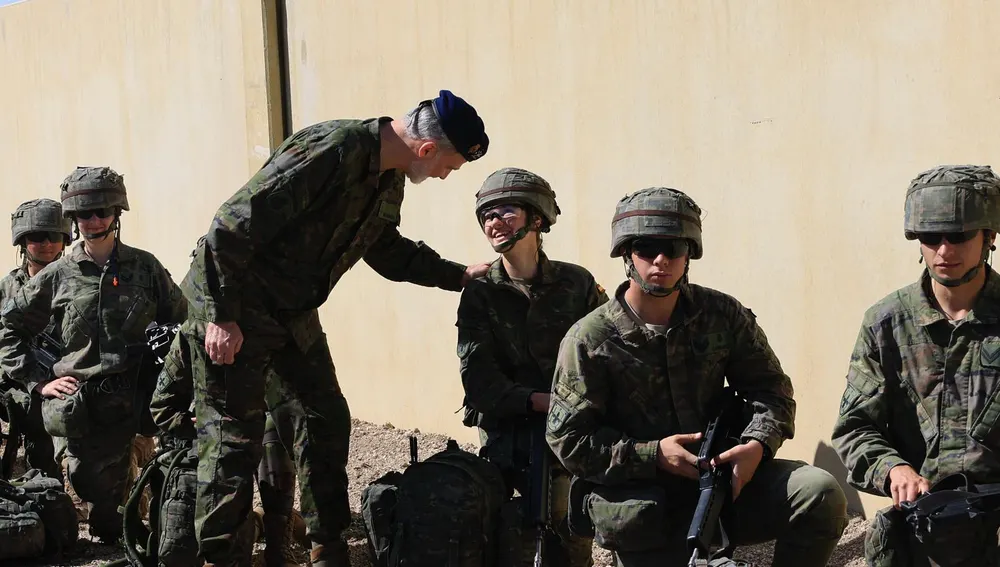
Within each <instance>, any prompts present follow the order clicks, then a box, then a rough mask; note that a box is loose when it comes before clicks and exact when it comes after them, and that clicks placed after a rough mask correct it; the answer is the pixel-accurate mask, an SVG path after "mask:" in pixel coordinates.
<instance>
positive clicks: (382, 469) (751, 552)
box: [18, 420, 866, 567]
mask: <svg viewBox="0 0 1000 567" xmlns="http://www.w3.org/2000/svg"><path fill="white" fill-rule="evenodd" d="M352 425H353V431H352V434H351V454H350V461H349V463H348V465H347V474H348V477H349V479H350V500H351V509H352V511H353V514H352V522H351V527H350V528H349V529H348V531H347V534H346V535H347V538H348V541H349V543H350V549H351V565H352V566H353V567H371V562H370V560H369V558H368V550H367V547H366V543H365V532H364V528H363V526H362V524H361V517H360V515H359V514H358V511H359V509H360V506H361V491H362V490H364V488H365V487H366V486H367V485H368V483H370V482H372V481H374V480H375V479H377V478H378V477H380V476H382V475H383V474H385V473H386V472H388V471H390V470H401V469H402V468H403V467H405V466H406V464H407V463H408V462H409V442H408V437H409V435H411V434H413V435H415V436H416V437H417V446H418V452H419V456H420V458H421V459H423V458H426V457H428V456H430V455H432V454H434V453H435V452H437V451H440V450H442V449H444V447H445V445H446V443H447V437H444V436H441V435H436V434H427V433H421V432H420V431H419V430H410V429H396V428H395V427H393V426H392V425H391V424H388V423H387V424H384V425H376V424H372V423H367V422H364V421H360V420H352ZM462 447H463V448H464V449H466V450H469V451H476V450H477V447H476V446H475V445H471V444H463V445H462ZM257 504H258V502H256V498H255V506H256V505H257ZM297 504H298V498H297V497H296V505H297ZM865 525H866V522H865V521H864V520H863V519H862V518H861V517H858V516H854V517H852V518H851V520H850V524H849V525H848V527H847V530H846V531H845V532H844V535H843V537H842V538H841V540H840V543H839V544H838V546H837V549H836V551H835V552H834V555H833V558H832V559H831V560H830V562H829V564H828V565H829V566H830V567H863V566H864V559H863V552H864V535H865ZM257 548H258V549H257V553H255V557H254V559H255V561H254V563H255V565H256V566H259V565H261V563H262V562H261V561H260V554H259V551H260V548H261V546H260V545H259V544H258V546H257ZM298 551H299V552H300V554H301V555H300V557H302V558H303V564H308V563H306V562H305V561H306V560H305V557H304V553H302V550H301V549H299V550H298ZM772 553H773V546H772V545H771V544H764V545H758V546H752V547H746V548H740V549H739V550H737V554H736V555H737V557H738V558H740V559H744V560H747V561H750V562H752V563H753V564H754V565H755V566H756V567H767V566H769V565H770V564H771V556H772ZM121 557H123V553H122V552H121V551H120V549H118V548H115V547H112V546H106V545H100V544H98V543H96V542H94V541H92V540H91V539H90V538H89V536H88V535H87V528H86V524H81V529H80V541H79V543H78V544H77V546H76V548H74V549H73V550H72V551H71V552H69V553H67V554H66V555H64V556H63V557H61V558H59V559H57V560H47V561H44V560H40V561H35V562H21V563H18V564H19V565H25V566H57V565H58V566H63V565H65V566H87V567H96V566H99V565H105V564H106V563H107V562H108V561H112V560H115V559H119V558H121ZM612 565H614V559H613V558H612V555H611V553H610V552H608V551H606V550H603V549H601V548H599V547H597V546H596V545H595V546H594V566H595V567H610V566H612Z"/></svg>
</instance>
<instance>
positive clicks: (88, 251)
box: [0, 167, 186, 543]
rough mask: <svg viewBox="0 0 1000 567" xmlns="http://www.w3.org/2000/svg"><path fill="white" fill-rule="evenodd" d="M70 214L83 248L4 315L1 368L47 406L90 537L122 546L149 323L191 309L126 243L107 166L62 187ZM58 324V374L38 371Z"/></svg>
mask: <svg viewBox="0 0 1000 567" xmlns="http://www.w3.org/2000/svg"><path fill="white" fill-rule="evenodd" d="M60 189H61V198H62V209H63V214H64V215H65V216H67V217H69V218H70V219H72V221H73V223H74V224H75V226H76V230H77V231H78V232H79V234H80V235H81V236H83V242H82V243H79V244H77V245H75V246H73V247H71V248H70V249H69V250H68V251H67V253H66V254H65V255H64V256H63V257H62V258H60V259H59V260H57V261H55V262H53V263H52V264H50V265H49V266H47V267H46V268H45V269H44V270H42V271H41V272H39V273H38V275H37V276H35V277H34V278H32V279H31V280H30V281H29V282H28V285H26V286H25V287H24V288H22V289H21V290H20V291H18V292H17V293H15V294H14V296H13V297H12V298H11V299H10V300H8V301H7V302H6V303H5V304H4V306H3V312H2V320H0V323H2V325H0V368H2V369H3V371H4V372H6V373H7V374H8V375H9V376H10V377H11V378H13V379H14V380H16V381H18V382H20V383H21V384H23V385H24V386H25V387H26V388H27V389H28V390H29V391H34V392H38V393H40V394H41V396H42V397H43V398H44V402H43V403H42V419H43V422H44V424H45V429H46V431H48V432H49V433H50V434H51V435H52V436H53V437H57V438H63V439H59V440H58V442H59V443H60V444H61V445H62V446H63V447H64V448H65V452H66V461H67V472H68V476H69V481H70V485H71V486H72V487H73V490H74V491H75V492H76V493H77V495H78V496H79V497H80V499H81V500H83V501H84V502H86V503H88V504H89V505H90V515H89V523H90V534H91V536H93V537H95V538H98V539H100V540H101V541H103V542H105V543H114V542H116V541H117V540H118V538H119V536H120V535H121V533H122V516H121V514H120V513H119V512H118V506H119V504H120V503H121V502H122V499H123V498H124V496H125V491H126V489H127V488H128V486H127V485H128V468H129V454H130V452H131V449H132V441H133V438H134V437H135V434H136V431H137V430H138V427H139V419H138V418H139V414H140V412H141V410H142V409H143V408H141V407H137V404H136V397H137V393H136V392H137V389H138V388H139V385H140V381H141V380H148V379H150V378H151V377H149V376H142V375H140V370H141V369H142V368H143V367H142V365H141V356H138V355H137V353H136V352H135V350H134V349H133V348H129V347H132V346H134V345H138V344H143V343H145V340H146V337H145V329H146V326H147V325H149V324H150V323H151V322H153V321H154V320H155V321H160V322H179V321H181V320H183V318H184V316H185V313H186V303H185V302H184V298H183V296H182V295H181V293H180V289H179V288H178V287H177V285H176V284H174V282H173V280H171V279H170V274H169V273H168V272H167V270H166V269H165V268H164V267H163V266H162V265H161V264H160V262H159V261H158V260H157V259H156V258H155V257H154V256H153V255H152V254H150V253H149V252H146V251H144V250H139V249H138V248H132V247H131V246H127V245H126V244H125V243H124V242H122V241H121V238H120V232H121V221H120V216H121V213H122V211H127V210H128V200H127V198H126V193H125V184H124V182H123V180H122V177H121V176H120V175H118V174H117V173H116V172H115V171H114V170H112V169H111V168H109V167H78V168H77V169H76V170H75V171H74V172H73V173H71V174H70V175H69V176H68V177H67V178H66V179H65V181H63V183H62V185H61V187H60ZM50 320H51V322H52V325H53V326H54V331H55V334H56V336H55V337H54V338H55V339H56V340H58V341H59V342H60V343H61V345H62V351H61V352H60V357H59V359H58V360H57V361H56V363H55V365H54V366H53V367H52V372H51V373H50V372H48V371H47V370H44V369H42V368H41V367H40V366H39V365H38V364H36V362H35V354H34V352H33V351H32V349H31V341H32V340H33V339H34V338H35V336H36V335H37V334H38V333H40V332H41V331H43V330H44V329H45V328H46V326H47V325H48V324H49V321H50Z"/></svg>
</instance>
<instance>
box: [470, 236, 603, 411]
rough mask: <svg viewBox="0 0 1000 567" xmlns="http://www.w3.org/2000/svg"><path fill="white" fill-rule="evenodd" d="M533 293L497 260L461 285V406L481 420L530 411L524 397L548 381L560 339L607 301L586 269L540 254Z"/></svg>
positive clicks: (544, 389)
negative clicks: (515, 281) (522, 287)
mask: <svg viewBox="0 0 1000 567" xmlns="http://www.w3.org/2000/svg"><path fill="white" fill-rule="evenodd" d="M530 292H531V298H530V299H529V298H528V296H527V295H525V294H524V292H523V291H521V290H520V289H519V288H518V287H517V286H515V285H514V284H513V283H512V282H511V279H510V277H509V276H508V275H507V271H506V270H505V269H504V267H503V262H502V261H501V260H500V259H497V261H495V262H494V263H493V265H492V266H491V267H490V271H489V272H488V273H487V274H486V276H485V277H483V278H480V279H478V280H476V281H473V282H470V283H469V284H468V285H467V286H466V288H465V291H463V292H462V299H461V302H460V303H459V307H458V322H457V323H456V325H457V326H458V357H459V359H460V368H461V374H462V385H463V386H464V387H465V405H466V407H467V408H471V409H472V410H475V411H476V412H479V413H480V414H483V417H484V418H485V421H483V423H490V422H495V421H496V420H502V419H505V418H509V417H512V416H524V415H526V414H529V413H530V409H529V403H528V397H529V396H530V395H531V394H532V393H533V392H548V391H549V390H550V389H551V387H552V373H553V371H554V370H555V366H556V355H557V354H558V351H559V341H561V340H562V338H563V336H564V335H565V334H566V331H567V330H569V328H570V326H572V325H573V323H576V322H577V321H578V320H580V318H582V317H583V316H584V315H586V314H587V313H590V312H591V311H593V310H594V309H595V308H597V306H599V305H601V304H603V303H605V302H606V301H607V300H608V296H607V294H605V293H604V289H603V288H601V287H600V286H599V285H597V282H596V281H594V276H592V275H591V274H590V272H588V271H587V270H586V269H584V268H582V267H580V266H577V265H575V264H567V263H564V262H553V261H550V260H549V259H548V258H547V257H546V256H545V254H544V253H543V254H541V255H540V258H539V274H538V276H537V277H536V280H535V281H534V282H532V284H531V287H530ZM481 420H482V418H481V419H480V420H477V421H481Z"/></svg>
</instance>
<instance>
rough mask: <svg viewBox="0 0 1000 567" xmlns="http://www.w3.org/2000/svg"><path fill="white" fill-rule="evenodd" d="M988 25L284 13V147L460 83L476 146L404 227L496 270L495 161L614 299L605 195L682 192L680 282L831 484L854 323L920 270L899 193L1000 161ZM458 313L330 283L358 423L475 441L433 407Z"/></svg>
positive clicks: (452, 382)
mask: <svg viewBox="0 0 1000 567" xmlns="http://www.w3.org/2000/svg"><path fill="white" fill-rule="evenodd" d="M990 6H991V5H990V4H989V3H985V2H916V1H914V2H900V1H896V2H864V1H848V2H832V1H831V2H798V1H795V0H788V1H781V2H681V1H673V2H667V1H651V0H646V1H641V0H631V1H629V0H615V1H613V2H612V1H598V0H590V1H585V2H581V1H569V0H563V1H555V0H516V1H510V2H459V1H446V0H427V1H424V2H419V3H416V2H403V1H382V2H368V1H365V0H358V1H341V2H324V1H321V0H312V1H309V0H297V1H296V2H292V3H290V6H289V24H290V30H289V37H290V45H291V53H290V61H291V65H292V69H291V78H292V92H293V111H294V121H295V127H296V128H299V127H301V126H304V125H306V124H309V123H312V122H316V121H320V120H325V119H329V118H339V117H360V116H373V115H377V114H392V115H395V116H399V115H401V114H402V113H403V112H405V111H406V110H407V109H408V108H410V107H411V106H412V105H413V104H414V103H416V102H417V101H419V100H420V99H422V98H428V97H432V96H434V95H435V94H436V93H437V89H439V88H450V89H453V90H454V91H455V92H456V93H458V94H460V95H462V96H464V97H466V98H467V99H468V100H469V101H470V102H471V103H473V104H474V105H475V106H476V107H477V108H478V110H479V111H480V113H481V115H482V116H483V117H484V118H485V120H486V124H487V128H488V132H489V135H490V137H491V140H492V144H491V148H490V151H489V153H488V154H487V156H486V157H485V158H483V159H482V160H480V161H477V162H475V163H473V164H471V165H468V166H466V167H464V168H463V169H462V170H461V171H460V172H458V173H456V174H454V175H453V176H452V177H451V178H449V179H448V180H447V181H446V182H444V183H441V182H435V181H433V180H432V181H428V182H427V183H425V184H424V185H421V186H419V187H414V186H411V187H410V188H409V189H408V194H407V199H406V204H405V206H404V215H403V219H404V220H403V224H402V231H403V233H404V234H408V235H410V236H412V237H415V238H422V239H425V240H426V241H428V242H429V243H430V244H431V245H433V246H434V247H436V249H437V250H439V251H440V252H442V253H443V254H444V255H446V256H448V257H450V258H454V259H456V260H461V261H467V262H471V261H483V260H488V259H490V258H492V257H493V256H494V255H493V254H492V253H491V251H490V249H489V248H488V247H487V245H486V243H485V242H484V241H483V240H482V238H481V237H480V236H479V233H478V230H477V226H476V224H475V221H474V219H473V214H472V211H471V209H472V206H473V193H474V192H475V191H476V189H477V188H478V185H479V183H480V182H481V181H482V179H483V178H484V177H485V176H486V175H487V174H489V173H490V172H491V171H493V170H495V169H497V168H499V167H503V166H507V165H516V166H521V167H526V168H529V169H532V170H535V171H537V172H538V173H540V174H542V175H544V176H545V177H546V178H547V179H548V180H549V181H550V182H551V183H552V185H553V187H554V188H555V190H556V192H557V194H558V197H559V203H560V206H561V207H562V211H563V215H562V217H560V219H559V222H558V224H557V225H556V226H555V227H554V229H553V231H552V233H551V234H550V235H548V236H547V237H546V249H547V250H548V251H549V252H550V255H551V256H553V257H555V258H558V259H563V260H568V261H573V262H579V263H581V264H583V265H585V266H586V267H588V268H590V269H591V270H592V271H593V272H594V273H595V274H596V275H597V276H598V278H599V280H600V281H601V282H602V283H603V284H604V285H605V287H609V288H613V287H614V286H615V285H616V284H617V283H618V282H619V281H621V280H622V269H621V265H620V262H618V261H614V260H611V259H609V258H608V257H607V248H608V245H609V238H610V234H609V222H610V217H611V215H612V213H613V210H614V205H615V203H616V202H617V200H618V198H620V197H621V196H622V195H624V194H625V193H626V192H630V191H634V190H637V189H639V188H642V187H646V186H650V185H655V184H665V185H670V186H675V187H678V188H681V189H683V190H685V191H687V192H689V193H690V194H691V195H692V196H693V197H694V198H695V199H696V200H697V201H698V203H700V204H701V205H702V207H703V208H704V210H705V219H704V226H705V246H706V252H707V256H706V258H705V259H704V260H701V261H698V262H695V264H694V266H693V270H692V277H693V278H694V280H695V281H697V282H701V283H703V284H707V285H710V286H714V287H717V288H720V289H722V290H725V291H727V292H729V293H731V294H733V295H735V296H736V297H737V298H739V299H740V300H741V301H743V302H744V303H745V304H746V305H748V306H749V307H751V308H752V309H753V310H754V312H755V313H756V314H757V315H758V317H759V321H760V322H761V324H762V325H763V327H764V329H765V330H766V331H767V333H768V336H769V338H770V340H771V343H772V345H773V347H774V349H775V350H776V351H777V353H778V355H779V357H780V358H781V360H782V361H783V364H784V366H785V368H786V370H787V371H788V373H789V374H790V375H791V376H792V377H793V379H794V382H795V385H796V390H797V399H798V403H799V411H798V419H797V429H798V431H797V435H796V438H795V439H794V440H793V441H791V442H789V443H788V444H787V445H786V446H785V448H784V449H783V450H782V455H783V456H785V457H794V458H801V459H805V460H807V461H814V460H816V461H818V462H820V463H821V464H823V465H824V466H827V467H828V468H830V469H831V470H835V469H836V468H837V463H838V462H839V461H837V460H836V457H835V456H833V455H832V454H831V453H830V451H829V449H828V448H827V446H826V443H827V442H828V439H829V434H830V430H831V427H832V425H833V422H834V419H835V417H836V413H837V405H838V400H839V398H840V394H841V392H842V391H843V384H844V374H845V372H846V369H847V364H848V360H849V356H850V352H851V348H852V346H853V343H854V339H855V337H856V334H857V330H858V326H859V324H860V320H861V316H862V313H863V312H864V310H865V308H866V307H868V306H869V305H870V304H871V303H873V302H874V301H876V300H877V299H879V298H881V297H882V296H884V295H886V294H887V293H889V292H890V291H892V290H893V289H895V288H897V287H900V286H903V285H905V284H908V283H910V282H911V281H914V280H915V279H916V278H917V277H918V274H919V272H920V269H921V267H920V266H918V265H917V263H916V260H917V255H918V251H917V248H916V246H915V245H913V244H911V243H908V242H907V241H905V240H904V239H903V237H902V231H901V224H902V204H903V196H904V191H905V188H906V185H907V183H908V181H909V179H911V178H912V177H913V175H915V174H916V173H917V172H919V171H921V170H923V169H925V168H928V167H931V166H933V165H936V164H939V163H946V162H984V163H989V162H991V161H993V162H994V165H1000V164H997V163H996V157H997V155H998V151H1000V138H998V137H997V136H996V132H997V131H998V127H1000V112H998V111H1000V99H998V97H1000V73H996V72H994V71H995V70H996V65H997V61H998V60H1000V45H998V44H997V42H996V41H995V38H994V36H995V34H994V33H993V30H995V29H997V26H998V25H1000V14H998V12H997V11H996V10H995V9H991V7H990ZM457 301H458V295H457V294H449V293H445V292H441V291H436V290H427V289H423V288H419V287H415V286H408V285H402V284H392V283H389V282H386V281H383V280H381V279H379V277H378V276H377V275H375V274H374V272H372V271H371V270H370V269H368V268H367V267H363V266H361V267H357V268H355V270H354V272H353V273H352V274H350V275H349V276H348V277H346V278H345V279H344V280H343V282H342V283H341V284H340V287H338V289H337V290H336V292H335V293H334V295H333V297H332V298H331V300H330V301H329V302H328V304H327V305H326V307H325V308H324V309H323V316H324V322H325V324H326V329H327V332H328V333H329V336H330V339H331V343H332V349H333V353H334V357H335V360H336V361H337V364H338V367H339V371H340V376H341V381H342V384H343V386H344V389H345V391H346V393H347V395H348V398H349V400H350V402H351V406H352V408H353V411H354V414H355V415H356V416H358V417H361V418H364V419H369V420H374V421H377V422H382V421H388V422H392V423H393V424H395V425H399V426H408V427H413V426H417V427H420V428H426V429H431V430H438V431H446V432H448V433H451V434H455V435H458V436H460V437H462V438H470V432H468V431H466V430H464V428H463V427H462V426H461V424H460V421H459V416H457V415H454V414H453V413H452V412H453V411H454V410H455V409H457V408H458V407H459V406H460V404H461V401H462V395H461V386H460V381H459V376H458V372H457V369H458V366H457V358H456V356H455V352H454V350H455V338H456V333H455V330H454V327H453V324H454V320H455V308H456V306H457ZM400 450H401V451H402V450H404V448H403V447H400ZM852 498H853V503H854V505H855V506H857V505H858V501H857V499H856V497H854V496H852ZM883 503H884V502H883V501H881V500H878V499H869V500H867V501H866V504H867V507H868V508H869V510H871V509H873V507H874V506H876V505H881V504H883Z"/></svg>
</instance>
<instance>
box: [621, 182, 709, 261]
mask: <svg viewBox="0 0 1000 567" xmlns="http://www.w3.org/2000/svg"><path fill="white" fill-rule="evenodd" d="M642 236H650V237H658V236H659V237H672V238H686V239H688V240H690V241H691V254H690V258H691V259H692V260H697V259H698V258H701V256H702V253H703V252H704V249H703V248H702V242H701V208H699V207H698V205H697V204H695V202H694V200H693V199H692V198H691V197H688V196H687V194H686V193H684V192H682V191H678V190H677V189H670V188H668V187H649V188H646V189H642V190H639V191H636V192H635V193H632V194H630V195H626V196H624V197H622V199H621V200H620V201H618V205H617V206H616V207H615V216H614V218H613V219H612V221H611V257H612V258H618V257H619V256H621V255H622V254H623V247H624V245H625V244H627V243H628V242H629V241H630V240H632V239H634V238H639V237H642Z"/></svg>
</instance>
